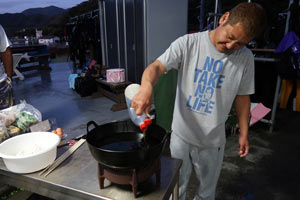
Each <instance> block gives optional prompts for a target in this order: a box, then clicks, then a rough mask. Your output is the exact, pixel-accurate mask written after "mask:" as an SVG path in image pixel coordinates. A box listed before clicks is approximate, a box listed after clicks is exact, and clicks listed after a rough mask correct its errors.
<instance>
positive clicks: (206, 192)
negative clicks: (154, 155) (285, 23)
mask: <svg viewBox="0 0 300 200" xmlns="http://www.w3.org/2000/svg"><path fill="white" fill-rule="evenodd" d="M264 25H265V12H264V10H263V8H262V7H261V6H260V5H259V4H256V3H241V4H239V5H237V6H236V7H234V8H233V9H232V10H231V11H230V12H226V13H225V14H224V15H223V16H222V17H221V18H220V20H219V26H218V27H217V28H216V29H215V30H212V31H210V32H209V31H205V32H201V33H195V34H190V35H185V36H183V37H180V38H179V39H177V40H176V41H174V42H173V43H172V44H171V46H170V47H169V48H168V49H167V50H166V51H165V53H164V54H162V55H161V56H160V57H159V58H158V59H157V60H156V61H154V62H153V63H152V64H150V65H149V66H148V67H147V68H146V69H145V71H144V73H143V77H142V82H141V88H140V90H139V92H138V93H137V95H136V96H135V97H134V98H133V100H132V107H133V108H134V109H135V110H136V113H137V114H138V115H139V114H141V113H142V112H146V113H148V112H149V109H150V105H151V99H152V92H153V86H154V85H155V83H156V81H157V80H158V78H159V76H160V75H162V74H163V73H166V72H167V71H168V70H170V69H176V70H178V83H177V91H176V100H175V106H174V113H173V122H172V130H173V132H172V135H171V141H170V149H171V155H172V157H174V158H179V159H182V160H183V165H182V167H181V169H180V178H179V197H180V199H185V196H186V189H187V185H188V182H189V177H190V175H191V172H192V168H194V170H195V173H196V175H197V178H198V180H199V186H198V189H197V192H196V195H195V199H214V198H215V190H216V185H217V181H218V178H219V174H220V170H221V165H222V162H223V155H224V146H225V121H226V119H227V117H228V113H229V111H230V108H231V106H232V104H233V102H234V105H235V109H236V113H237V117H238V121H239V127H240V135H239V150H238V154H239V156H240V157H244V156H246V155H247V154H248V151H249V142H248V120H249V113H250V97H249V95H250V94H253V93H254V57H253V54H252V53H251V51H250V50H249V49H247V48H246V47H245V45H246V44H248V43H249V42H250V41H251V40H252V39H253V38H255V37H257V36H258V35H259V34H260V33H261V32H262V31H263V28H264Z"/></svg>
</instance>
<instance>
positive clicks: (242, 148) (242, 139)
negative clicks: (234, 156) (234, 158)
mask: <svg viewBox="0 0 300 200" xmlns="http://www.w3.org/2000/svg"><path fill="white" fill-rule="evenodd" d="M248 152H249V141H248V136H243V135H240V136H239V155H240V157H245V156H246V155H247V154H248Z"/></svg>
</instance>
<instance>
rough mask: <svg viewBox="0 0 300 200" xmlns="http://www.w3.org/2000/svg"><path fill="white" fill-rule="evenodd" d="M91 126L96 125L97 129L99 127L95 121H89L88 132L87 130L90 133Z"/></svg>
mask: <svg viewBox="0 0 300 200" xmlns="http://www.w3.org/2000/svg"><path fill="white" fill-rule="evenodd" d="M91 125H94V126H95V128H97V127H98V124H97V123H96V122H94V121H89V122H88V123H87V125H86V130H87V132H88V133H89V132H90V131H89V127H90V126H91Z"/></svg>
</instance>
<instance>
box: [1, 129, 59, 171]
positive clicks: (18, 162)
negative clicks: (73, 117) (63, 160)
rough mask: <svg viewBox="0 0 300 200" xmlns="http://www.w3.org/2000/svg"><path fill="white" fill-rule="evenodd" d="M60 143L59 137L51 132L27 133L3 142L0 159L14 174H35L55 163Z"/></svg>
mask: <svg viewBox="0 0 300 200" xmlns="http://www.w3.org/2000/svg"><path fill="white" fill-rule="evenodd" d="M59 142H60V138H59V136H57V135H56V134H54V133H51V132H32V133H25V134H22V135H18V136H15V137H12V138H9V139H8V140H5V141H4V142H2V143H1V144H0V157H2V158H3V161H4V164H5V166H6V167H7V169H8V170H10V171H12V172H15V173H31V172H35V171H38V170H41V169H43V168H45V167H47V166H48V165H50V164H51V163H53V162H54V160H55V158H56V153H57V148H56V147H57V145H58V144H59Z"/></svg>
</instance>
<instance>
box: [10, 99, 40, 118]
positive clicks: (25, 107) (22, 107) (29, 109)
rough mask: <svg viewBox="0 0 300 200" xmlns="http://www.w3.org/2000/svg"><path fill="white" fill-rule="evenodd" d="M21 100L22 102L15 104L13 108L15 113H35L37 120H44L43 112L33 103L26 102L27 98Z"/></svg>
mask: <svg viewBox="0 0 300 200" xmlns="http://www.w3.org/2000/svg"><path fill="white" fill-rule="evenodd" d="M20 102H21V103H20V104H18V105H16V106H14V108H13V109H12V110H11V112H13V113H15V115H17V114H19V113H21V112H25V113H28V114H31V115H33V116H34V117H35V118H36V119H37V121H39V122H41V121H42V114H41V112H40V111H39V110H38V109H36V108H35V107H33V106H32V105H30V104H28V103H26V101H25V100H23V101H20Z"/></svg>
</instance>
